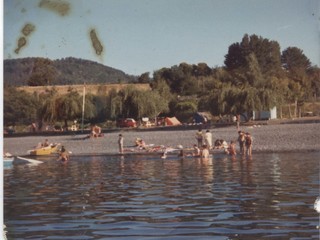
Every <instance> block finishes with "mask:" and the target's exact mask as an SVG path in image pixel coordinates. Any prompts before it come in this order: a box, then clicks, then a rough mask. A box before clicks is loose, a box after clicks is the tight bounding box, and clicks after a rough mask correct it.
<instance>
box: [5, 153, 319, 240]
mask: <svg viewBox="0 0 320 240" xmlns="http://www.w3.org/2000/svg"><path fill="white" fill-rule="evenodd" d="M319 159H320V153H319V152H311V153H276V154H254V155H253V158H252V160H246V159H243V160H241V159H240V158H239V159H237V160H232V159H230V158H229V157H225V156H224V155H217V156H216V155H215V156H214V157H213V158H212V159H209V160H200V159H193V158H185V159H179V158H177V157H174V156H171V157H168V158H167V159H165V160H163V159H161V158H160V157H158V156H131V157H117V156H113V157H111V156H95V157H76V156H73V158H72V159H71V161H70V162H69V163H67V164H60V163H57V162H56V161H55V160H48V161H47V162H45V163H43V164H40V165H38V166H27V165H18V166H14V167H13V168H12V169H9V170H7V169H6V170H4V223H5V225H6V229H5V230H6V231H7V237H8V239H41V240H42V239H76V240H81V239H108V240H110V239H117V240H119V239H144V240H145V239H170V240H172V239H192V240H195V239H210V240H211V239H296V240H298V239H319V227H318V226H319V214H318V213H317V212H316V211H315V210H314V203H315V200H316V199H317V197H318V196H319Z"/></svg>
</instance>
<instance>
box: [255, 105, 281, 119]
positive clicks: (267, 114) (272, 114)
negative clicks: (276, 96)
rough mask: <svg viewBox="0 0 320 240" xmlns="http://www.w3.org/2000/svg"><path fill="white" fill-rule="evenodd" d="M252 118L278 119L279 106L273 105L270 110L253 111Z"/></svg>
mask: <svg viewBox="0 0 320 240" xmlns="http://www.w3.org/2000/svg"><path fill="white" fill-rule="evenodd" d="M252 119H253V120H270V119H277V107H273V108H271V109H270V110H269V111H253V118H252Z"/></svg>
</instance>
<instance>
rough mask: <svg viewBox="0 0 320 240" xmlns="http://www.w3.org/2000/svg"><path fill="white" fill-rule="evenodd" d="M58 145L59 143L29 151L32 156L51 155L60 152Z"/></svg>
mask: <svg viewBox="0 0 320 240" xmlns="http://www.w3.org/2000/svg"><path fill="white" fill-rule="evenodd" d="M58 145H59V144H51V145H50V146H47V147H41V148H36V149H32V150H29V151H28V152H29V154H30V155H31V156H43V155H50V154H53V153H57V152H58Z"/></svg>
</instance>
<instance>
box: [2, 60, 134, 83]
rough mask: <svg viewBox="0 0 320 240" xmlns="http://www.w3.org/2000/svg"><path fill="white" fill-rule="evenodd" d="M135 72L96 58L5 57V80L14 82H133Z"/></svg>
mask: <svg viewBox="0 0 320 240" xmlns="http://www.w3.org/2000/svg"><path fill="white" fill-rule="evenodd" d="M135 80H136V77H135V76H132V75H128V74H126V73H124V72H123V71H120V70H117V69H114V68H111V67H108V66H105V65H102V64H100V63H97V62H93V61H89V60H84V59H78V58H72V57H68V58H64V59H59V60H50V59H46V58H20V59H10V60H4V84H5V85H13V86H25V85H29V86H41V85H70V84H71V85H72V84H83V83H87V84H96V83H128V82H134V81H135Z"/></svg>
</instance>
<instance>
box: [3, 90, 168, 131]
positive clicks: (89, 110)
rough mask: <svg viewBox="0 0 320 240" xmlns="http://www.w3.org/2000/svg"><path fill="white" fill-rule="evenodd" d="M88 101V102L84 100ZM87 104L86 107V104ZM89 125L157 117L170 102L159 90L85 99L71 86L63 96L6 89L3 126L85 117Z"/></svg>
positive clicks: (113, 93)
mask: <svg viewBox="0 0 320 240" xmlns="http://www.w3.org/2000/svg"><path fill="white" fill-rule="evenodd" d="M83 100H85V101H83ZM83 102H84V104H83ZM83 106H84V117H85V121H86V122H90V123H99V122H105V121H106V120H116V119H117V118H119V117H128V116H131V117H135V118H142V117H145V116H152V117H155V116H157V115H159V114H160V113H161V112H168V110H169V108H168V106H169V100H166V99H164V98H163V96H162V95H161V94H160V93H159V91H158V90H156V89H155V90H152V91H145V90H138V89H136V88H135V87H134V85H132V86H129V87H126V88H124V89H123V90H120V91H118V92H117V91H116V90H114V89H113V90H111V91H110V92H109V93H108V94H107V95H92V94H86V95H85V98H83V96H82V95H80V94H79V93H78V92H77V91H75V90H74V89H72V87H69V89H68V93H67V94H65V95H61V94H59V93H58V92H57V90H55V89H54V88H53V89H52V90H50V91H46V92H44V93H40V94H37V93H34V94H29V93H26V92H25V91H18V90H17V89H16V88H13V87H6V88H5V91H4V124H5V125H17V124H27V125H28V124H31V123H32V122H35V121H37V122H38V123H39V126H40V127H41V125H42V123H47V124H55V123H56V122H63V123H64V127H65V128H67V127H68V121H73V120H80V119H81V118H82V114H83Z"/></svg>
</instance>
